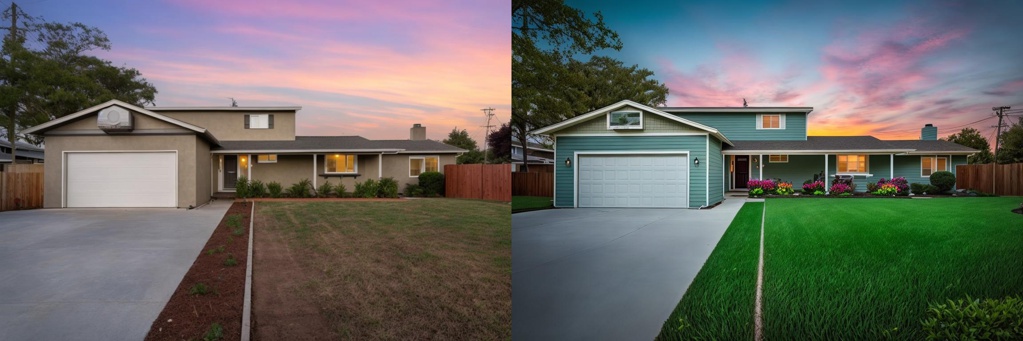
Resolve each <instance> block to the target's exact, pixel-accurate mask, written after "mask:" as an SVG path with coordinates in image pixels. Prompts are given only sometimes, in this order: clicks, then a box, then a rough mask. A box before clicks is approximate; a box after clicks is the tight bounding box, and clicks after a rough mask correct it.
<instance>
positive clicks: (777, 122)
mask: <svg viewBox="0 0 1023 341" xmlns="http://www.w3.org/2000/svg"><path fill="white" fill-rule="evenodd" d="M757 129H785V114H760V115H757Z"/></svg>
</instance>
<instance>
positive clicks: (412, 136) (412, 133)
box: [408, 123, 426, 141]
mask: <svg viewBox="0 0 1023 341" xmlns="http://www.w3.org/2000/svg"><path fill="white" fill-rule="evenodd" d="M408 139H409V140H412V141H422V140H425V139H426V127H424V126H423V125H422V124H419V123H416V124H413V125H412V129H409V138H408Z"/></svg>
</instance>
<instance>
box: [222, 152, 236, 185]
mask: <svg viewBox="0 0 1023 341" xmlns="http://www.w3.org/2000/svg"><path fill="white" fill-rule="evenodd" d="M236 182H238V155H224V189H234V184H235V183H236Z"/></svg>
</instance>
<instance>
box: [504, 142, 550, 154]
mask: <svg viewBox="0 0 1023 341" xmlns="http://www.w3.org/2000/svg"><path fill="white" fill-rule="evenodd" d="M511 145H512V147H519V148H521V147H522V144H521V143H519V141H518V140H514V139H513V140H512V143H511ZM526 145H528V146H529V150H540V151H545V152H553V151H554V149H550V148H547V147H544V146H543V145H542V144H539V143H536V142H529V141H526Z"/></svg>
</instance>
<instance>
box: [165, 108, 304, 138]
mask: <svg viewBox="0 0 1023 341" xmlns="http://www.w3.org/2000/svg"><path fill="white" fill-rule="evenodd" d="M157 113H158V114H161V115H165V116H168V117H173V118H175V119H178V120H181V121H185V122H188V123H191V124H194V125H197V126H200V127H203V128H206V129H208V130H209V131H210V132H211V133H213V136H216V137H217V139H218V140H221V141H237V140H290V141H293V140H295V112H294V111H282V112H262V111H261V112H249V113H247V112H239V111H220V112H207V111H181V112H173V111H159V112H157ZM247 114H273V115H274V128H273V129H245V115H247Z"/></svg>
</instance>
